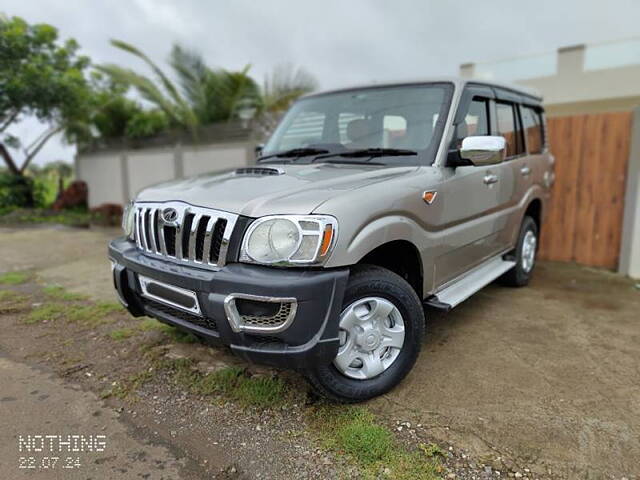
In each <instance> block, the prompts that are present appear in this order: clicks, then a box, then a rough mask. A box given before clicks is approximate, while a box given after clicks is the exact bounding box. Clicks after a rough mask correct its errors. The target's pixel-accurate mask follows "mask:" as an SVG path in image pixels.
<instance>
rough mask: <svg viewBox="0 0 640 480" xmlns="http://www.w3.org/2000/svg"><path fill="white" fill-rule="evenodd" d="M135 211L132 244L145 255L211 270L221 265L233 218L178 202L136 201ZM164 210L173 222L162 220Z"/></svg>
mask: <svg viewBox="0 0 640 480" xmlns="http://www.w3.org/2000/svg"><path fill="white" fill-rule="evenodd" d="M135 209H136V210H135V212H134V221H135V223H134V225H135V229H134V233H135V242H136V246H137V247H138V249H140V250H142V251H143V252H144V253H145V254H148V255H150V256H152V257H159V258H162V259H164V260H168V261H173V262H177V263H181V264H191V265H197V266H199V267H201V268H208V269H212V270H216V269H218V268H220V267H222V266H223V265H224V264H225V262H226V256H227V252H228V249H229V240H230V239H231V234H232V233H233V229H234V227H235V224H236V221H237V218H238V216H237V215H234V214H232V213H228V212H223V211H220V210H214V209H209V208H203V207H196V206H192V205H188V204H186V203H181V202H165V203H152V202H140V203H137V204H136V206H135ZM167 209H174V210H175V211H176V212H177V215H175V213H176V212H171V213H173V214H174V215H173V216H174V218H175V220H173V221H170V222H167V221H166V220H165V219H164V217H163V215H162V212H163V211H165V210H167ZM174 231H175V238H174V237H173V236H172V233H173V232H174ZM167 242H170V244H171V245H169V244H168V243H167ZM169 246H171V248H169ZM174 246H175V249H174V248H173V247H174ZM174 253H175V256H174V255H173V254H174Z"/></svg>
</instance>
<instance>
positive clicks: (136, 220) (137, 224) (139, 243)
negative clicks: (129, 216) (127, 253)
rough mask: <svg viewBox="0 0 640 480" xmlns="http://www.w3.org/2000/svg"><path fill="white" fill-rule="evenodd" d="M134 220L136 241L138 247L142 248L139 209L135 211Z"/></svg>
mask: <svg viewBox="0 0 640 480" xmlns="http://www.w3.org/2000/svg"><path fill="white" fill-rule="evenodd" d="M135 222H136V243H137V244H138V248H140V249H141V248H142V240H141V238H142V236H141V235H140V210H138V211H136V215H135Z"/></svg>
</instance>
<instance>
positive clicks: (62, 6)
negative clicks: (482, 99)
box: [0, 0, 640, 164]
mask: <svg viewBox="0 0 640 480" xmlns="http://www.w3.org/2000/svg"><path fill="white" fill-rule="evenodd" d="M0 11H2V12H4V13H5V14H7V15H9V16H14V15H15V16H20V17H22V18H24V19H25V20H27V21H28V22H31V23H40V22H44V23H49V24H52V25H54V26H55V27H57V28H58V29H59V31H60V37H61V38H68V37H73V38H75V39H76V40H77V41H78V42H79V43H80V45H81V47H82V53H83V54H85V55H88V56H89V57H90V58H91V59H92V61H93V62H94V63H96V64H100V63H118V64H121V65H124V66H127V67H132V68H135V69H138V70H141V71H144V67H143V65H141V63H140V61H139V60H137V59H135V58H134V57H132V56H131V55H128V54H126V53H124V52H122V51H119V50H117V49H116V48H114V47H112V46H111V45H110V44H109V39H111V38H116V39H120V40H124V41H126V42H129V43H132V44H134V45H136V46H137V47H138V48H140V49H142V50H143V51H144V52H145V53H147V55H149V56H150V57H151V58H152V59H153V60H154V61H156V62H157V63H159V64H163V63H164V61H165V59H166V58H167V55H168V53H169V50H170V48H171V45H172V44H173V43H175V42H179V43H181V44H183V45H185V46H187V47H190V48H193V49H196V50H199V51H201V52H202V53H203V55H204V58H205V59H206V61H207V62H208V63H209V64H210V65H212V66H220V67H224V68H226V69H230V70H233V69H241V68H243V67H244V66H245V65H247V64H251V70H250V74H251V75H252V76H254V78H256V79H257V80H259V81H262V79H263V78H264V76H265V74H266V73H268V72H269V71H270V70H271V69H272V68H273V67H274V66H276V65H278V64H282V63H291V64H294V65H299V66H302V67H304V68H305V69H307V70H308V71H310V72H311V73H312V74H314V76H315V77H316V78H317V79H318V81H319V84H320V86H321V88H323V89H324V88H334V87H340V86H346V85H354V84H361V83H372V82H382V81H388V80H402V79H417V78H422V77H429V76H439V75H456V74H457V73H458V67H459V65H460V64H461V63H465V62H483V61H491V60H499V59H503V58H511V57H519V56H523V55H531V54H538V53H544V52H549V51H554V50H555V49H557V48H558V47H563V46H569V45H575V44H581V43H599V42H603V41H610V40H616V39H621V38H627V37H632V36H638V35H640V26H639V25H638V19H639V18H640V1H638V0H607V1H602V0H537V1H534V2H523V1H517V0H504V1H503V0H484V1H482V2H477V1H474V2H470V1H464V0H456V1H446V0H393V1H383V0H349V1H346V0H321V1H308V0H262V1H255V0H254V1H250V0H233V1H231V0H224V1H223V0H179V1H178V0H175V1H169V0H111V1H106V0H3V1H2V4H0ZM41 129H42V127H41V126H39V125H38V124H37V123H36V122H35V121H34V120H31V119H26V120H25V121H23V122H22V123H21V124H20V125H19V126H18V127H16V128H15V129H14V130H13V133H17V134H19V135H24V136H25V138H27V139H28V138H34V137H35V136H37V134H38V133H39V131H40V130H41ZM74 154H75V149H74V148H73V147H70V146H66V145H64V144H63V143H62V141H61V139H60V138H54V139H53V140H52V141H50V142H49V143H48V144H47V146H46V147H45V148H44V149H43V150H42V151H41V152H40V154H39V155H38V157H36V160H35V163H38V164H44V163H46V162H48V161H53V160H58V159H62V160H66V161H72V160H73V156H74ZM16 157H17V158H18V159H20V155H19V154H16Z"/></svg>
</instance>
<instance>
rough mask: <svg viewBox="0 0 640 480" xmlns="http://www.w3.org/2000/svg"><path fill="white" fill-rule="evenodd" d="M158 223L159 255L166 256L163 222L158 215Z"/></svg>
mask: <svg viewBox="0 0 640 480" xmlns="http://www.w3.org/2000/svg"><path fill="white" fill-rule="evenodd" d="M158 225H159V227H158V228H159V229H160V231H159V235H158V240H160V255H162V256H164V257H166V256H167V243H166V242H165V241H164V224H163V223H162V220H161V219H160V218H159V217H158Z"/></svg>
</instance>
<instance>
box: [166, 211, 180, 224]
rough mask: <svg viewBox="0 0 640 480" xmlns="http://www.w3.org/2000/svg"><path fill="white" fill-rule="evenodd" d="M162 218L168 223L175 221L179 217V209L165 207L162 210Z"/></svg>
mask: <svg viewBox="0 0 640 480" xmlns="http://www.w3.org/2000/svg"><path fill="white" fill-rule="evenodd" d="M162 219H163V220H164V221H165V222H166V223H173V222H175V221H176V220H177V219H178V211H177V210H176V209H175V208H165V209H164V210H163V211H162Z"/></svg>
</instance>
